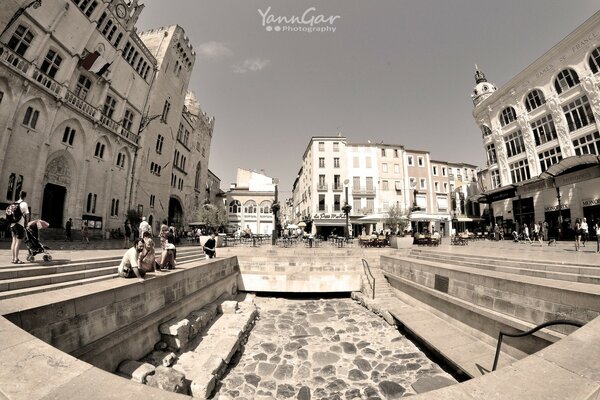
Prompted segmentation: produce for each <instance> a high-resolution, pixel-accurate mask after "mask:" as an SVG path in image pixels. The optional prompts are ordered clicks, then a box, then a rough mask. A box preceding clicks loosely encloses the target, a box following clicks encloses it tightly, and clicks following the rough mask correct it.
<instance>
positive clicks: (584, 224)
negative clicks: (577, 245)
mask: <svg viewBox="0 0 600 400" xmlns="http://www.w3.org/2000/svg"><path fill="white" fill-rule="evenodd" d="M588 235H589V233H588V223H587V220H586V219H585V217H584V218H583V221H581V239H582V243H581V245H582V246H583V247H585V242H587V240H588Z"/></svg>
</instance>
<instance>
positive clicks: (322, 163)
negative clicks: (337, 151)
mask: <svg viewBox="0 0 600 400" xmlns="http://www.w3.org/2000/svg"><path fill="white" fill-rule="evenodd" d="M319 168H325V157H319Z"/></svg>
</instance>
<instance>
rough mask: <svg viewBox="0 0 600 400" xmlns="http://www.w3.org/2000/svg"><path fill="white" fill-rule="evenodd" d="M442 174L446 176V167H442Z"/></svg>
mask: <svg viewBox="0 0 600 400" xmlns="http://www.w3.org/2000/svg"><path fill="white" fill-rule="evenodd" d="M442 176H446V167H442Z"/></svg>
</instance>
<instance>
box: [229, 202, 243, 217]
mask: <svg viewBox="0 0 600 400" xmlns="http://www.w3.org/2000/svg"><path fill="white" fill-rule="evenodd" d="M241 212H242V205H241V204H240V202H239V201H238V200H232V201H231V203H229V213H230V214H239V213H241Z"/></svg>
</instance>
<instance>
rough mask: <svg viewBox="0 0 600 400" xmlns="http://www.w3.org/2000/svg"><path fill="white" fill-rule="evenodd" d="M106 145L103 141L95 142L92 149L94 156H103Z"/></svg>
mask: <svg viewBox="0 0 600 400" xmlns="http://www.w3.org/2000/svg"><path fill="white" fill-rule="evenodd" d="M105 147H106V146H105V145H104V144H103V143H100V142H98V143H96V150H95V151H94V156H95V157H98V158H104V148H105Z"/></svg>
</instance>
